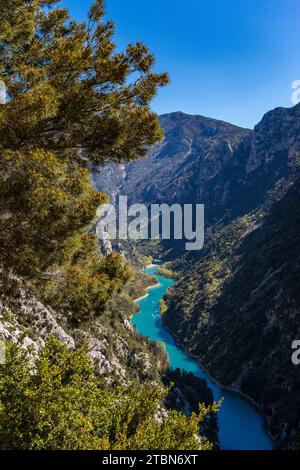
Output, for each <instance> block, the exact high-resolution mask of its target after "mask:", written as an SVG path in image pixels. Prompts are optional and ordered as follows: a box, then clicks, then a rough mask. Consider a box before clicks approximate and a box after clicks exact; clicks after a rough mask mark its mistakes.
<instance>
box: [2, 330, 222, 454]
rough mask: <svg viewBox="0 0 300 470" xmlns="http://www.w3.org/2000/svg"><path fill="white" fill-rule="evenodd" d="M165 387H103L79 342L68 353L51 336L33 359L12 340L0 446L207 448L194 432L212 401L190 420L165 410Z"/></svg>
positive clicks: (4, 377) (4, 380)
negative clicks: (76, 346) (76, 348)
mask: <svg viewBox="0 0 300 470" xmlns="http://www.w3.org/2000/svg"><path fill="white" fill-rule="evenodd" d="M166 393H167V390H166V389H164V388H163V387H162V386H159V385H157V386H153V385H147V384H144V385H138V384H133V385H132V386H131V387H129V388H127V387H120V386H119V387H110V388H109V387H107V386H106V385H105V384H104V383H103V381H101V379H99V378H98V377H97V376H96V375H95V372H94V369H93V367H92V365H91V362H90V359H89V357H88V356H87V354H86V350H85V348H82V349H78V350H77V351H69V350H68V349H66V348H65V347H63V346H62V345H61V344H59V343H58V342H57V341H56V340H53V339H52V340H49V343H48V344H47V345H46V346H45V347H44V348H43V350H42V351H41V353H40V356H39V358H38V360H37V361H36V362H35V364H32V362H31V361H30V360H29V358H28V356H27V354H26V352H25V351H24V350H21V349H19V348H18V347H16V346H13V345H11V346H9V347H8V351H7V359H6V363H5V365H4V366H2V368H1V370H0V397H1V408H0V420H1V427H0V448H1V449H19V450H20V449H31V450H39V449H43V450H45V449H48V450H49V449H51V450H53V449H75V450H80V449H81V450H84V449H85V450H88V449H90V450H91V449H98V450H101V449H102V450H107V449H112V450H136V449H139V450H143V449H152V450H153V449H184V450H195V449H199V448H202V449H210V444H209V443H207V442H205V441H204V440H202V442H201V441H200V440H199V438H198V437H197V434H198V428H199V423H200V422H202V421H203V419H204V417H205V416H206V415H207V413H208V412H209V411H211V410H214V409H215V407H214V405H212V406H211V407H205V406H204V405H202V406H201V407H200V411H199V412H198V413H197V414H196V413H194V414H192V416H191V417H189V418H187V417H185V416H184V415H182V414H181V413H178V412H176V411H169V413H168V414H167V415H164V414H162V411H161V403H162V401H163V399H164V397H165V395H166ZM160 414H161V417H160V418H161V419H158V417H159V415H160ZM155 415H157V418H156V419H155V418H154V416H155Z"/></svg>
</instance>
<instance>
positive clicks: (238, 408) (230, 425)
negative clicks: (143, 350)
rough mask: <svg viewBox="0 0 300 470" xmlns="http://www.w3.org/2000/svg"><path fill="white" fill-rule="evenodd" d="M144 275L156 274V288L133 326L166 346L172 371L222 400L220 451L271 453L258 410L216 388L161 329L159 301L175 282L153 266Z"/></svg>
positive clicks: (239, 397) (232, 394)
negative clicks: (194, 378) (191, 376)
mask: <svg viewBox="0 0 300 470" xmlns="http://www.w3.org/2000/svg"><path fill="white" fill-rule="evenodd" d="M145 272H146V273H147V274H152V275H155V276H156V279H157V281H158V282H159V286H157V287H154V288H152V289H149V291H148V294H149V295H148V297H146V298H143V299H141V300H139V301H137V304H138V305H139V307H140V313H138V314H137V315H135V316H134V317H133V319H132V323H133V324H134V325H135V326H136V328H137V330H138V332H139V333H141V334H142V335H144V336H148V337H149V338H150V339H152V340H154V341H161V342H163V343H164V344H165V347H166V350H167V353H168V355H169V359H170V364H171V367H172V368H174V369H176V368H180V369H184V370H186V371H188V372H192V373H193V374H195V375H196V376H198V377H201V378H204V379H206V380H207V383H208V386H209V387H210V388H211V390H212V392H213V394H214V399H215V400H216V401H219V400H220V399H221V398H224V401H223V404H222V407H221V409H220V411H219V413H218V423H219V439H220V444H221V448H222V449H223V450H271V449H272V441H271V440H270V438H269V436H268V434H267V432H266V429H265V423H264V419H263V417H262V415H261V414H260V412H259V411H258V409H257V408H256V407H255V406H254V405H253V404H252V403H251V402H250V401H249V400H247V399H246V398H244V397H242V396H240V395H239V394H237V393H234V392H231V391H228V390H224V389H222V388H220V387H219V386H218V385H216V384H215V383H214V382H213V381H212V380H211V379H210V378H209V377H208V376H207V373H206V372H205V371H204V370H203V369H202V368H201V366H200V365H199V363H198V362H197V361H196V360H195V359H192V358H190V357H189V356H187V355H186V354H185V352H184V351H183V350H182V349H180V348H179V347H178V346H176V344H175V340H174V338H173V336H172V335H171V334H170V333H169V332H168V331H167V330H166V329H165V328H164V326H163V323H162V321H161V317H160V300H161V299H162V298H163V296H164V295H165V293H166V292H167V290H168V289H169V288H170V287H171V286H172V285H173V284H174V280H172V279H166V278H164V277H162V276H160V275H159V274H158V273H157V271H156V266H152V267H150V268H147V269H146V270H145Z"/></svg>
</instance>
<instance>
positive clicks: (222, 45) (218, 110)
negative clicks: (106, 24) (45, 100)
mask: <svg viewBox="0 0 300 470" xmlns="http://www.w3.org/2000/svg"><path fill="white" fill-rule="evenodd" d="M62 4H63V5H64V6H67V7H68V8H69V9H70V11H71V13H72V15H73V16H74V17H75V18H76V19H82V20H84V18H85V13H86V11H87V9H88V7H89V5H90V4H91V0H62ZM106 10H107V17H108V18H110V19H112V20H113V21H114V22H115V23H116V36H115V41H116V42H117V44H118V46H119V47H120V48H121V49H122V48H125V47H126V45H127V44H128V43H129V42H136V41H138V40H139V41H143V42H144V43H146V44H147V45H148V46H149V48H150V49H151V51H153V52H154V54H155V57H156V62H157V66H156V67H157V70H158V71H168V72H169V74H170V76H171V84H170V85H169V86H168V87H167V88H165V89H163V90H161V91H160V93H159V96H158V97H157V98H156V99H155V101H154V102H153V109H154V110H155V111H156V112H158V113H159V114H162V113H167V112H172V111H183V112H186V113H190V114H202V115H204V116H209V117H214V118H217V119H223V120H225V121H229V122H232V123H234V124H238V125H241V126H244V127H253V126H254V125H255V124H256V123H257V122H258V121H259V120H260V119H261V118H262V116H263V114H264V113H265V112H267V111H269V110H270V109H273V108H274V107H276V106H286V107H289V106H292V102H291V95H292V88H291V84H292V82H293V81H294V80H300V28H299V20H300V1H299V0H106Z"/></svg>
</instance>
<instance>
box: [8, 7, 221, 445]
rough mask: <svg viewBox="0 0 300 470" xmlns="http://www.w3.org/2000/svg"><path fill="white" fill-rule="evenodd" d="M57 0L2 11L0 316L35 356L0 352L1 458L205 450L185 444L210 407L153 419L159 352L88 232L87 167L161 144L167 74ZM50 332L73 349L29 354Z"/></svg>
mask: <svg viewBox="0 0 300 470" xmlns="http://www.w3.org/2000/svg"><path fill="white" fill-rule="evenodd" d="M57 3H59V2H58V0H6V1H5V2H1V4H0V55H1V61H0V79H1V80H2V81H3V82H4V83H5V86H6V88H7V94H8V100H7V102H6V103H5V104H3V105H1V106H0V263H1V283H0V284H1V289H2V295H1V298H0V302H1V303H0V314H1V315H0V318H1V321H3V322H4V324H5V325H6V327H7V328H9V335H11V336H12V338H14V339H15V340H16V341H17V342H20V343H22V338H27V343H28V342H29V343H30V344H31V345H32V344H35V345H39V348H40V349H39V355H38V356H37V355H36V353H37V351H36V350H33V349H34V348H33V347H32V348H30V347H29V348H27V350H26V349H24V348H22V347H20V346H18V345H12V344H9V343H8V344H7V357H6V363H5V364H4V365H3V366H1V369H0V415H1V416H0V422H1V424H0V448H2V449H149V448H151V449H199V448H210V444H209V443H207V442H206V441H205V440H204V439H203V438H202V439H200V438H198V437H197V434H198V431H199V422H201V420H202V419H203V417H204V416H205V415H206V413H207V412H208V411H209V410H206V409H205V407H202V408H201V409H200V412H199V413H197V414H192V415H191V416H190V417H188V418H187V417H185V416H184V415H183V414H180V413H179V412H176V411H172V410H169V411H168V412H167V413H166V411H164V413H163V412H162V407H163V403H164V399H165V395H166V393H167V389H164V388H163V387H162V385H161V384H160V383H159V380H158V372H159V371H160V369H161V368H163V367H164V366H165V362H166V358H165V355H164V354H163V352H162V351H161V348H160V347H159V346H158V345H153V344H152V345H151V344H150V342H149V341H147V340H146V339H140V340H139V339H138V335H137V334H136V333H135V332H134V331H131V329H130V324H129V319H130V315H132V313H134V310H131V309H132V308H133V307H132V306H133V303H132V296H134V295H135V293H136V292H139V291H140V290H141V289H142V288H143V287H144V285H145V282H144V280H143V281H141V282H140V284H137V285H134V284H132V282H134V279H136V277H133V276H134V274H133V272H132V270H131V269H130V268H129V267H128V265H127V263H126V262H125V260H124V258H123V257H122V256H121V255H118V254H110V255H109V256H107V257H105V256H103V255H102V254H101V253H100V250H99V246H98V243H97V239H96V236H95V234H94V233H93V232H92V230H91V227H92V225H93V222H94V218H95V215H96V209H97V207H98V206H99V205H100V204H102V203H103V202H105V201H106V200H107V198H106V196H105V195H103V194H101V193H99V192H97V191H96V190H95V189H93V188H92V186H91V174H90V168H91V166H92V165H93V164H97V165H102V164H104V163H106V162H107V161H115V162H121V161H129V160H132V159H134V158H136V157H139V156H140V157H141V156H143V155H145V154H146V152H147V149H148V147H149V146H151V145H152V144H155V143H156V142H158V141H159V140H160V139H161V138H162V131H161V128H160V125H159V122H158V119H157V116H156V115H155V114H154V113H153V112H151V109H150V102H151V100H152V98H153V97H154V96H155V94H156V92H157V90H158V88H159V87H160V86H163V85H165V84H166V83H167V82H168V77H167V75H166V74H157V73H155V72H154V71H153V66H154V57H153V56H152V55H151V54H150V52H149V51H148V49H147V47H145V46H144V45H143V44H141V43H137V44H135V45H133V44H130V45H129V46H128V48H127V49H126V51H125V52H117V51H116V46H115V44H114V43H113V33H114V25H113V24H112V23H111V22H110V21H105V20H104V14H105V12H104V5H103V1H102V0H96V1H95V2H94V3H93V5H92V7H91V9H90V11H89V14H88V20H87V23H86V24H83V23H78V22H76V21H73V20H72V18H70V16H69V14H68V12H67V11H66V10H65V9H62V8H60V7H59V6H57V5H56V4H57ZM130 280H131V281H130ZM130 282H131V283H130ZM124 286H126V289H125V291H124V289H123V288H124ZM40 301H41V302H42V303H41V302H40ZM34 309H35V314H34V315H33V310H34ZM130 310H131V311H130ZM31 313H32V315H31ZM7 324H8V326H7ZM128 324H129V326H128ZM37 325H38V327H39V328H40V331H39V330H35V328H36V326H37ZM53 325H54V326H53ZM61 325H62V326H63V327H64V331H62V327H61ZM51 328H54V330H55V331H56V332H58V333H59V334H60V335H62V336H63V338H65V337H66V336H67V339H68V341H69V343H70V342H71V343H72V341H73V339H75V341H74V343H75V345H77V349H76V348H75V349H67V348H66V346H64V345H63V344H60V343H59V342H57V340H54V339H50V340H48V342H47V343H46V345H44V346H42V347H40V346H41V344H40V343H39V342H38V341H39V340H40V338H39V333H40V334H41V335H42V334H43V335H44V336H43V337H45V336H47V330H48V329H50V330H51ZM125 330H126V332H125ZM66 332H68V333H69V334H68V335H67V334H66ZM14 334H15V336H14ZM29 335H30V336H31V338H30V341H31V340H32V339H34V340H37V341H36V342H35V343H34V342H30V341H29ZM34 335H36V336H37V338H34ZM70 335H72V336H70ZM9 337H10V336H9ZM84 338H89V339H90V340H91V341H92V343H93V346H94V347H95V348H96V353H95V352H93V353H94V354H96V356H97V357H98V359H99V361H100V362H101V364H102V363H104V364H106V366H105V367H108V371H109V372H106V373H103V376H102V377H98V375H97V374H98V373H99V371H100V370H102V369H100V368H99V369H98V370H97V372H96V369H94V367H93V366H92V363H91V358H90V356H88V355H87V352H89V353H90V351H88V346H82V348H78V344H79V345H80V344H83V345H84V344H85V342H84ZM139 341H140V343H141V344H139ZM103 345H105V354H104V353H102V350H99V348H100V349H101V347H104V346H103ZM23 346H24V345H23ZM37 347H38V346H37ZM110 347H112V348H115V350H114V351H110V349H109V348H110ZM97 348H98V349H97ZM122 348H123V349H124V352H123V355H122V354H121V352H120V350H122ZM110 353H111V354H113V353H114V362H113V361H112V362H111V363H110V362H109V360H110V357H109V354H110ZM116 354H119V355H120V356H122V360H123V361H124V363H125V362H126V367H129V368H130V363H131V364H132V369H135V370H136V375H135V376H134V377H132V375H133V374H131V379H132V381H131V382H130V383H129V382H128V381H127V382H126V381H125V378H126V379H128V377H127V375H126V372H127V371H126V370H125V371H124V370H123V369H122V364H123V363H122V364H121V365H120V363H118V364H117V365H118V367H119V368H120V369H121V372H120V374H121V377H122V380H120V375H119V381H120V382H122V384H119V385H117V379H116V376H115V375H114V373H113V372H114V371H113V367H114V366H115V365H116V360H115V359H116ZM96 356H95V357H96ZM145 356H146V359H147V358H148V357H149V358H151V360H153V361H154V362H155V363H156V369H157V370H156V369H155V368H154V369H153V370H151V367H153V363H150V364H147V370H146V369H145ZM142 359H143V360H142ZM149 360H150V359H149ZM139 361H140V362H141V365H140V368H139ZM140 369H143V370H142V371H141V370H140ZM149 369H150V371H149ZM107 374H110V376H109V377H107ZM133 379H134V380H133ZM150 379H155V380H156V382H154V383H153V381H152V382H151V384H150ZM138 380H144V381H145V382H144V383H143V384H141V383H139V382H138ZM147 380H148V382H147ZM213 409H214V407H213ZM160 410H161V411H160ZM160 412H161V413H163V414H162V419H158V417H159V414H160Z"/></svg>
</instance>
